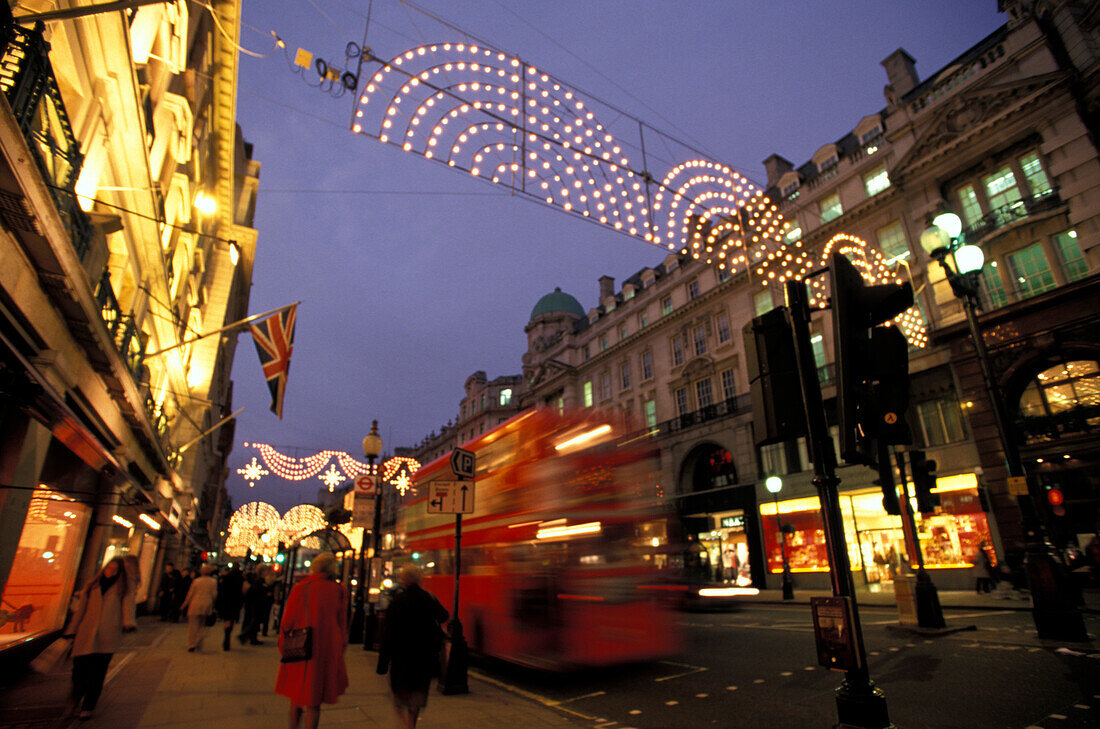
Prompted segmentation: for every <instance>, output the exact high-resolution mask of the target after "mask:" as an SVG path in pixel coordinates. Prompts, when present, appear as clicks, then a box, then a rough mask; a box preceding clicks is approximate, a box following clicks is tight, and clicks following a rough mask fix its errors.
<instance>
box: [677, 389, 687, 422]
mask: <svg viewBox="0 0 1100 729" xmlns="http://www.w3.org/2000/svg"><path fill="white" fill-rule="evenodd" d="M687 412H688V390H687V388H686V387H678V388H676V414H677V415H684V414H686V413H687Z"/></svg>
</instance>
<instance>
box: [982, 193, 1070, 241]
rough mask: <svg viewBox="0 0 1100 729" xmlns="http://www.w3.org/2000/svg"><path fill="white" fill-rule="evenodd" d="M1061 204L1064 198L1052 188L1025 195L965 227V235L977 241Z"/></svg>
mask: <svg viewBox="0 0 1100 729" xmlns="http://www.w3.org/2000/svg"><path fill="white" fill-rule="evenodd" d="M1061 204H1062V198H1060V197H1059V196H1058V191H1057V190H1054V189H1050V190H1047V191H1046V192H1043V193H1040V194H1038V195H1035V196H1033V197H1025V198H1022V199H1020V200H1017V201H1016V202H1014V203H1011V204H1009V205H1002V206H1001V207H999V208H996V209H995V210H991V211H989V212H988V213H986V214H985V215H984V216H982V219H981V220H979V221H978V222H977V223H975V224H974V225H971V226H970V227H969V228H966V229H964V230H963V235H964V236H965V238H966V240H967V241H969V242H971V243H977V242H978V241H979V240H981V239H982V238H984V237H985V236H987V235H989V234H990V233H992V232H993V231H995V230H1000V229H1001V228H1006V227H1008V226H1009V225H1012V224H1013V223H1015V222H1017V221H1020V220H1026V219H1027V218H1030V217H1031V216H1032V215H1038V214H1040V213H1045V212H1047V211H1048V210H1054V209H1055V208H1057V207H1058V206H1060V205H1061Z"/></svg>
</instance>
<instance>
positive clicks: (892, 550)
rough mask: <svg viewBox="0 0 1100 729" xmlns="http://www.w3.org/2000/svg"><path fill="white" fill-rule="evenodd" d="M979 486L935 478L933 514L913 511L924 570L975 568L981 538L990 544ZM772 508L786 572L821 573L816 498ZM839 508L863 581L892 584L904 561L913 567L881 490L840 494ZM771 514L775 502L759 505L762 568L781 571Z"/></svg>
mask: <svg viewBox="0 0 1100 729" xmlns="http://www.w3.org/2000/svg"><path fill="white" fill-rule="evenodd" d="M977 487H978V482H977V479H976V478H975V476H974V475H973V474H960V475H957V476H947V477H944V478H940V479H938V480H937V482H936V488H935V489H934V493H936V494H937V495H938V496H939V497H940V506H939V507H938V508H937V510H936V512H935V513H933V514H924V515H922V514H919V513H917V514H916V523H917V535H918V539H919V541H920V547H921V553H922V554H923V555H924V562H925V567H927V568H928V569H964V568H970V567H973V566H974V561H975V555H976V554H977V552H978V550H979V547H980V545H981V544H982V542H987V543H992V539H991V536H990V531H989V522H988V520H987V518H986V514H985V513H984V512H983V511H982V509H981V505H980V501H979V498H978V488H977ZM778 507H779V521H780V523H781V524H782V525H783V526H784V527H786V531H787V558H788V560H789V562H790V566H791V572H794V573H799V572H802V573H808V572H827V571H828V570H829V558H828V550H827V548H826V546H825V525H824V522H823V521H822V517H821V506H820V503H819V502H818V499H817V497H816V496H810V497H804V498H799V499H788V500H786V501H780V502H779V504H778ZM914 509H915V504H914ZM840 510H841V514H842V517H843V523H844V537H845V539H846V540H847V544H848V559H849V560H850V562H851V566H852V571H853V572H857V571H858V572H862V573H863V577H864V582H865V583H866V584H871V585H878V584H881V583H884V582H890V581H892V580H893V578H894V577H895V576H896V575H897V574H898V573H899V571H900V570H901V569H902V566H903V565H904V564H905V562H906V561H907V558H908V562H909V565H910V567H911V568H912V567H915V566H916V559H915V556H913V557H911V558H909V557H910V556H909V555H908V554H907V552H906V548H905V537H904V533H903V531H902V524H901V517H898V516H891V515H889V514H887V513H886V512H885V511H884V510H883V508H882V492H881V491H880V490H879V489H877V488H875V489H863V490H859V491H852V492H844V493H841V494H840ZM775 514H776V504H774V503H764V504H761V505H760V521H761V527H762V529H763V534H764V544H765V549H766V558H767V569H768V572H770V573H772V574H780V573H782V571H783V561H782V554H781V551H780V544H779V541H778V539H777V526H776V518H775Z"/></svg>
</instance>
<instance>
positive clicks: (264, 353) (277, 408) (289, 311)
mask: <svg viewBox="0 0 1100 729" xmlns="http://www.w3.org/2000/svg"><path fill="white" fill-rule="evenodd" d="M297 311H298V305H297V304H292V305H291V306H290V307H288V308H286V309H284V310H283V311H280V312H278V313H276V314H272V315H271V316H269V317H267V318H266V319H263V320H261V321H260V322H258V323H256V324H250V325H249V327H248V328H249V329H250V330H251V331H252V340H253V341H254V342H256V351H257V352H258V353H259V355H260V364H261V365H263V368H264V377H266V378H267V386H268V388H269V389H270V390H271V412H273V413H275V414H276V415H278V416H279V419H280V420H282V419H283V392H284V391H285V390H286V376H287V373H288V372H290V353H291V352H293V351H294V320H295V315H296V314H297Z"/></svg>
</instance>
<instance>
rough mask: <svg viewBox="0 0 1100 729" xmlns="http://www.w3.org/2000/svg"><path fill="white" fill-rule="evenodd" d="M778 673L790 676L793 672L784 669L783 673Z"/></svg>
mask: <svg viewBox="0 0 1100 729" xmlns="http://www.w3.org/2000/svg"><path fill="white" fill-rule="evenodd" d="M779 675H780V676H792V675H794V674H793V673H792V672H791V671H784V672H783V673H781V674H779Z"/></svg>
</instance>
